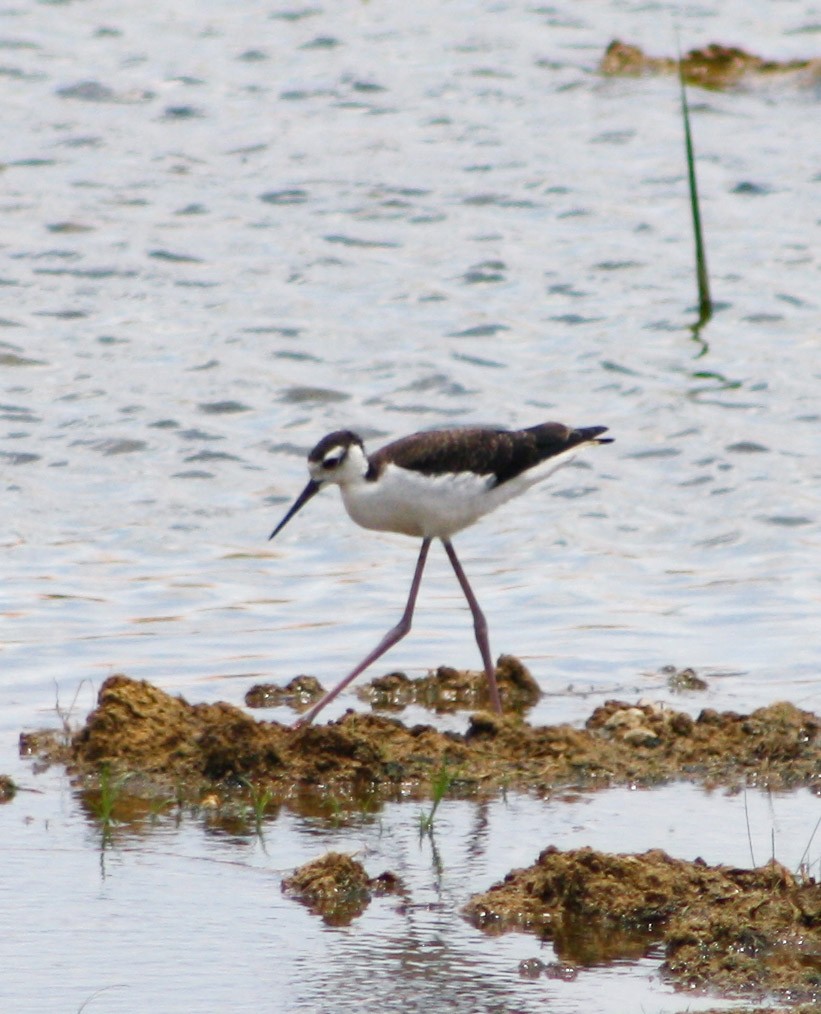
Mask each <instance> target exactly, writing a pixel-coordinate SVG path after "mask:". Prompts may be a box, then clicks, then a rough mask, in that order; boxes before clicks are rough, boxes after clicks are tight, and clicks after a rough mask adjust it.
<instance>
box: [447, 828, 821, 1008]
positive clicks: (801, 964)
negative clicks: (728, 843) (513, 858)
mask: <svg viewBox="0 0 821 1014" xmlns="http://www.w3.org/2000/svg"><path fill="white" fill-rule="evenodd" d="M466 915H467V917H468V918H469V919H470V921H471V922H473V923H474V925H476V926H478V927H480V928H481V929H483V930H485V931H486V932H490V933H502V932H506V931H509V930H520V931H521V930H524V931H528V932H531V933H535V934H536V935H538V936H539V937H540V938H541V939H543V940H550V941H551V943H552V944H553V947H554V949H555V951H556V954H557V956H558V958H559V959H560V961H561V962H563V963H568V964H570V965H582V966H584V965H595V964H600V963H602V962H609V961H614V960H617V959H625V958H628V959H638V958H641V957H643V956H644V955H645V954H647V952H648V951H649V950H650V949H651V948H653V949H657V948H658V947H659V945H660V946H661V947H662V948H663V952H664V963H663V965H662V972H663V974H665V975H666V976H668V977H669V978H670V979H671V980H673V981H674V982H675V983H676V984H677V985H678V986H682V987H687V988H699V987H706V986H709V987H711V988H717V989H720V990H721V991H723V992H725V993H728V994H732V995H736V994H745V993H751V992H752V993H757V994H761V993H764V992H770V993H771V992H773V991H776V992H778V993H779V994H780V995H782V996H784V997H785V998H789V999H790V1000H792V1001H793V1002H796V1001H800V1002H806V1003H809V1002H815V1001H817V1000H818V999H819V998H821V885H820V884H817V883H816V882H815V881H813V880H812V879H810V878H806V879H799V878H796V877H795V876H793V874H791V873H790V872H789V870H787V869H785V868H784V867H783V866H781V865H780V864H779V863H777V862H775V861H772V862H770V863H768V864H767V865H766V866H762V867H760V868H758V869H754V870H747V869H735V868H732V867H728V866H708V865H707V864H706V863H704V862H703V861H701V860H696V861H695V862H684V861H682V860H678V859H672V858H671V857H670V856H668V855H667V854H666V853H665V852H662V851H661V850H659V849H653V850H651V851H649V852H645V853H643V854H642V855H609V854H607V853H602V852H596V851H594V850H593V849H589V848H583V849H576V850H572V851H568V852H560V851H559V850H558V849H556V848H552V847H551V848H547V849H545V851H544V852H542V854H541V855H540V856H539V858H538V860H537V861H536V863H535V864H534V865H533V866H531V867H529V868H528V869H524V870H514V871H513V872H511V873H509V874H508V875H507V876H506V877H505V879H504V881H503V882H502V883H499V884H495V885H494V886H493V887H491V889H490V890H489V891H487V892H486V893H484V894H479V895H476V896H474V897H473V898H472V899H471V901H470V903H469V904H468V906H467V909H466Z"/></svg>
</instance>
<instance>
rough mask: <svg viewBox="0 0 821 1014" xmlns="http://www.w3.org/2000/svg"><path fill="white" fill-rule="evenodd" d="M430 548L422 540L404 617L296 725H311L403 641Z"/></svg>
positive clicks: (409, 625) (408, 627)
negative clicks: (388, 651)
mask: <svg viewBox="0 0 821 1014" xmlns="http://www.w3.org/2000/svg"><path fill="white" fill-rule="evenodd" d="M429 549H430V539H423V540H422V548H421V549H420V550H419V559H418V560H417V561H416V570H415V571H414V574H413V581H411V587H410V594H409V595H408V603H407V605H406V606H405V611H404V613H402V619H401V620H400V621H399V622H398V623H397V624H396V626H395V627H394V628H393V629H392V630H389V631H388V632H387V634H385V636H384V637H383V638H382V640H381V641H380V642H379V644H378V645H377V646H376V647H375V648H374V649H373V651H372V652H371V653H370V655H368V656H367V658H365V659H364V660H363V661H362V662H360V663H359V665H358V666H357V667H356V668H355V669H354V670H353V671H352V672H349V673H348V675H347V676H346V677H345V679H344V680H342V682H341V683H337V685H336V686H335V687H334V688H333V689H332V690H329V691H328V693H327V694H325V696H324V697H323V698H322V700H321V701H319V703H318V704H315V705H314V706H313V707H312V708H311V710H310V711H308V712H307V713H306V714H304V715H302V717H301V718H300V719H299V721H298V722H297V723H296V726H297V727H299V726H300V725H310V723H311V722H313V720H314V719H315V718H316V716H317V715H318V714H319V712H320V711H322V709H323V708H324V707H325V705H326V704H330V703H331V701H332V700H333V699H334V697H336V695H337V694H340V693H342V691H343V690H344V689H345V687H346V686H347V685H348V684H349V683H353V681H354V680H355V679H356V677H357V676H359V674H360V673H363V672H364V671H365V670H366V669H367V668H368V666H369V665H372V664H373V663H374V662H375V661H376V660H377V659H378V658H379V657H380V656H381V655H384V654H385V652H386V651H387V650H388V648H392V647H393V646H394V645H395V644H396V643H397V641H401V640H402V638H403V637H404V636H405V634H407V632H408V631H409V630H410V628H411V620H412V619H413V610H414V607H415V606H416V596H417V595H418V594H419V585H420V584H421V583H422V571H423V570H424V569H425V561H426V560H427V558H428V550H429Z"/></svg>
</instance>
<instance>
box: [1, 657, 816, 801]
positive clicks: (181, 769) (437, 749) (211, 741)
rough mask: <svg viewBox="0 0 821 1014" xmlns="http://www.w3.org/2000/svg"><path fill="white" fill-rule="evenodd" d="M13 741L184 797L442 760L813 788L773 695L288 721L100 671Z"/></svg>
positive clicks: (386, 781) (804, 730)
mask: <svg viewBox="0 0 821 1014" xmlns="http://www.w3.org/2000/svg"><path fill="white" fill-rule="evenodd" d="M20 746H21V751H22V752H23V753H24V754H27V755H30V756H37V757H39V758H40V759H41V760H42V761H45V762H59V763H62V764H65V765H66V766H67V767H68V769H69V770H70V772H71V773H72V774H73V775H74V776H76V777H77V778H79V779H85V780H86V784H88V783H89V780H93V779H94V778H96V777H97V776H98V775H99V773H100V772H101V771H103V770H105V771H107V772H112V773H119V774H128V775H129V791H138V788H137V787H139V786H143V787H144V788H145V789H146V790H147V789H149V788H152V789H153V790H160V791H169V792H171V793H173V795H174V796H175V798H189V799H190V798H196V797H197V796H198V794H202V793H205V792H208V793H213V792H214V791H215V790H217V791H219V792H226V793H231V792H237V791H241V790H242V788H243V787H246V788H247V786H248V785H249V783H254V784H255V785H259V786H265V788H266V790H267V791H268V792H270V793H271V794H272V796H273V797H274V798H275V799H276V801H277V802H283V801H288V800H293V799H295V798H298V797H300V796H304V795H312V796H317V795H319V796H322V795H323V794H327V793H328V792H333V793H335V794H337V795H340V796H342V795H344V796H348V797H351V798H358V797H361V798H367V799H368V800H370V801H371V802H373V801H374V800H379V799H398V798H405V797H407V796H409V795H412V796H416V797H423V796H426V795H429V794H430V791H431V783H432V780H433V778H434V777H435V776H436V775H437V774H438V773H439V772H441V771H442V770H443V769H446V770H447V773H448V776H449V781H450V784H451V790H450V791H451V793H452V794H454V795H462V796H471V795H478V794H489V793H494V792H496V791H498V790H499V789H500V788H521V789H527V790H530V791H535V792H541V793H547V792H549V791H551V790H552V789H554V788H557V787H562V786H568V785H572V786H575V787H580V788H598V787H604V786H608V785H613V784H617V783H621V784H625V783H628V784H645V785H647V784H653V783H658V782H661V781H668V780H672V779H687V780H689V781H694V782H698V783H701V784H705V785H710V786H713V785H728V786H739V785H756V786H760V787H761V786H766V787H770V788H773V789H784V788H792V787H799V786H808V787H810V788H812V789H813V790H814V791H816V792H821V721H819V719H818V718H817V717H816V716H815V715H813V714H811V713H810V712H806V711H801V710H799V709H798V708H796V707H794V706H793V705H791V704H786V703H780V704H772V705H770V706H768V707H765V708H759V709H758V710H756V711H754V712H752V713H751V714H749V715H740V714H736V713H735V712H723V713H719V712H717V711H714V710H712V709H709V708H705V709H704V710H703V711H702V712H701V714H700V715H699V716H698V717H697V718H696V719H693V718H691V717H690V716H689V715H688V714H686V713H684V712H679V711H674V710H672V709H669V708H667V707H663V706H661V705H656V704H648V703H639V704H631V703H628V702H622V701H608V702H607V703H606V704H604V705H603V706H601V707H599V708H596V709H595V710H594V711H593V713H592V714H591V715H590V717H589V718H588V720H587V722H586V724H585V727H584V728H583V729H578V728H575V727H573V726H570V725H556V726H540V727H533V726H530V725H528V724H527V723H525V722H524V721H523V720H522V718H521V717H520V716H519V715H518V714H516V713H513V714H506V715H505V716H504V717H503V718H500V717H498V716H495V715H490V714H487V713H484V712H482V713H479V714H474V715H472V716H471V717H470V719H469V721H468V728H467V731H466V732H465V733H464V734H457V733H452V732H445V733H443V732H439V731H438V730H437V729H435V728H434V727H433V726H430V725H415V726H407V725H404V724H403V723H402V722H401V721H399V720H397V719H396V718H388V717H384V716H380V715H375V714H360V713H356V712H353V711H349V712H348V713H346V714H345V715H344V716H343V717H342V718H340V719H339V720H338V721H334V722H331V723H329V724H327V725H313V726H307V727H303V728H297V729H294V728H291V727H290V726H286V725H282V724H280V723H277V722H263V721H256V720H255V719H254V718H252V717H251V716H249V715H248V714H246V713H245V712H244V711H241V710H240V709H239V708H237V707H234V706H233V705H230V704H226V703H217V704H193V705H192V704H189V703H187V702H186V701H185V700H183V698H181V697H174V696H171V695H170V694H167V693H165V692H164V691H163V690H160V689H158V688H157V687H155V686H152V685H151V684H149V683H146V682H139V681H135V680H131V679H129V678H128V677H126V676H112V677H110V678H109V679H107V680H106V681H105V683H104V684H103V685H102V687H101V689H100V692H99V696H98V705H97V707H96V709H95V710H94V711H93V712H92V713H91V714H90V715H89V716H88V718H87V720H86V722H85V725H84V726H83V727H82V728H81V729H80V730H79V731H77V732H75V733H73V734H66V733H65V731H64V730H62V731H61V732H47V733H42V732H40V733H27V734H26V733H24V734H23V735H21V738H20Z"/></svg>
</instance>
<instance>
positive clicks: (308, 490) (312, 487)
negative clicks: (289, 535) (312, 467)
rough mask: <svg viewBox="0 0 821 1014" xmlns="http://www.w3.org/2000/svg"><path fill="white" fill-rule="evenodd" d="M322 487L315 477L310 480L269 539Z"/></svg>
mask: <svg viewBox="0 0 821 1014" xmlns="http://www.w3.org/2000/svg"><path fill="white" fill-rule="evenodd" d="M320 489H322V486H321V484H320V483H318V482H315V481H314V480H313V479H311V480H309V482H308V485H307V486H306V487H305V489H303V491H302V492H301V493H300V494H299V496H298V497H297V498H296V500H294V503H293V506H292V507H291V509H290V510H289V511H288V513H287V514H286V515H285V517H284V518H283V519H282V521H280V523H279V524H278V525H277V526H276V528H275V529H274V530H273V531H272V532H271V534H270V535H269V536H268V540H269V541H270V540H271V539H273V537H274V536H275V535H276V534H277V532H279V531H281V530H282V529H283V528H284V527H285V526H286V525H287V524H288V522H289V521H290V520H291V518H292V517H293V516H294V514H296V512H297V511H298V510H300V508H302V507H304V506H305V504H306V503H307V502H308V501H309V500H311V499H312V498H313V497H315V496H316V494H317V493H318V492H319V491H320Z"/></svg>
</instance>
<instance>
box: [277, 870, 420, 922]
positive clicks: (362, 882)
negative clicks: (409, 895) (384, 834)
mask: <svg viewBox="0 0 821 1014" xmlns="http://www.w3.org/2000/svg"><path fill="white" fill-rule="evenodd" d="M282 890H283V893H284V894H287V895H290V896H291V897H292V898H296V899H297V900H298V901H301V902H302V904H303V905H306V906H307V907H308V908H309V909H310V910H311V911H312V912H313V913H314V914H316V915H319V916H321V917H322V919H323V920H324V921H325V922H326V923H328V925H330V926H347V925H348V923H350V922H351V921H352V920H353V919H355V918H356V917H357V916H358V915H362V913H363V912H364V911H365V909H366V908H367V907H368V905H369V904H370V901H371V897H372V896H373V895H374V894H378V895H381V894H401V893H402V891H403V887H402V882H401V880H400V879H399V877H397V876H396V874H395V873H391V872H389V871H385V872H384V873H380V875H379V876H378V877H369V876H368V874H367V873H366V872H365V867H364V866H363V865H362V864H361V863H359V862H357V861H356V859H353V858H352V857H351V856H348V855H345V854H344V853H343V852H328V853H326V854H325V855H324V856H320V857H319V859H314V860H313V861H312V862H310V863H305V865H304V866H300V867H299V868H298V869H296V870H294V872H293V873H292V874H291V876H289V877H285V878H284V879H283V881H282Z"/></svg>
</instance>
